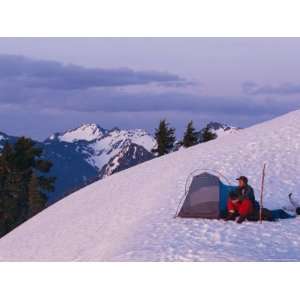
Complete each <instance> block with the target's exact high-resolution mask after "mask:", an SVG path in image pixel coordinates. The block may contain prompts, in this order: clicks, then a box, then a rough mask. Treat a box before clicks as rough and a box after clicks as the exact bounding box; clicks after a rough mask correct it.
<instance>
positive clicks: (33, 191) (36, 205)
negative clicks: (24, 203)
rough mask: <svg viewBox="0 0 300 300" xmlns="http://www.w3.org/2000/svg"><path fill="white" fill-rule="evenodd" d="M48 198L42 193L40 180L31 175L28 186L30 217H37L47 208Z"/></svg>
mask: <svg viewBox="0 0 300 300" xmlns="http://www.w3.org/2000/svg"><path fill="white" fill-rule="evenodd" d="M46 203H47V197H46V195H45V194H44V193H42V192H41V191H40V183H39V178H38V177H37V176H36V175H35V174H32V175H31V179H30V181H29V185H28V217H29V218H31V217H32V216H34V215H36V214H37V213H39V212H40V211H42V210H43V209H44V208H45V207H46Z"/></svg>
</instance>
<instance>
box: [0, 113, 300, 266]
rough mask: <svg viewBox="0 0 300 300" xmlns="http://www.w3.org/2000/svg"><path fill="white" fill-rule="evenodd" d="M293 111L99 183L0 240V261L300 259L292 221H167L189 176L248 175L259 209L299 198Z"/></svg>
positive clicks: (298, 134)
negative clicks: (201, 172) (209, 173)
mask: <svg viewBox="0 0 300 300" xmlns="http://www.w3.org/2000/svg"><path fill="white" fill-rule="evenodd" d="M299 153H300V110H299V111H295V112H292V113H289V114H287V115H284V116H282V117H279V118H276V119H274V120H271V121H268V122H264V123H262V124H258V125H256V126H253V127H250V128H247V129H243V130H242V131H240V132H237V133H236V134H231V135H228V136H226V137H224V138H220V139H216V140H213V141H209V142H207V143H202V144H199V145H196V146H194V147H190V148H187V149H183V150H181V151H176V152H174V153H171V154H169V155H165V156H163V157H160V158H156V159H153V160H151V161H148V162H146V163H143V164H140V165H137V166H135V167H133V168H130V169H127V170H125V171H123V172H119V173H117V174H115V175H114V176H109V177H107V178H104V179H103V180H100V181H97V182H95V183H93V184H91V185H89V186H87V187H85V188H83V189H81V190H79V191H77V192H75V193H73V194H72V195H69V196H68V197H66V198H65V199H63V200H61V201H59V202H57V203H56V204H54V205H53V206H51V207H49V208H47V209H46V210H44V211H42V212H41V213H40V214H38V215H36V216H35V217H33V218H32V219H30V220H29V221H27V222H25V223H24V224H22V225H20V226H19V227H18V228H16V229H15V230H14V231H12V232H10V233H9V234H7V235H6V236H4V237H3V238H2V239H1V240H0V260H2V261H16V260H17V261H34V260H36V261H42V260H46V261H134V260H135V261H215V260H217V261H251V260H256V261H262V260H275V261H276V260H300V251H299V245H300V231H299V226H300V218H299V217H298V218H295V219H288V220H281V221H278V222H274V223H273V222H264V223H263V224H259V223H252V222H247V221H246V222H244V223H243V224H240V225H238V224H236V223H235V222H224V221H218V220H204V219H181V218H174V215H175V213H176V210H177V208H178V206H179V205H180V202H181V200H182V198H183V197H184V193H185V184H186V180H187V178H188V176H189V174H190V173H191V172H192V171H194V170H195V169H199V168H200V169H211V170H216V171H218V172H221V173H222V174H223V175H224V176H225V177H226V178H230V179H232V183H233V182H234V179H235V178H236V177H237V176H239V175H246V176H247V177H248V178H249V182H250V184H251V185H252V186H253V188H254V191H255V194H256V195H257V197H258V196H259V193H260V186H261V185H260V184H261V171H262V166H263V164H264V163H266V164H267V169H266V178H265V193H264V206H265V207H268V208H271V209H272V208H280V207H282V206H284V205H286V204H287V201H288V200H287V194H288V193H289V192H293V194H294V196H295V199H299V198H300V197H299V196H300V185H299V182H300V172H299V166H300V155H299Z"/></svg>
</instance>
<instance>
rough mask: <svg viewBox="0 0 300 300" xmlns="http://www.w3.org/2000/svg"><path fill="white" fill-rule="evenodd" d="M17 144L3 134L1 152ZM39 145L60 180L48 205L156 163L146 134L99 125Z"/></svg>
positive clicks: (226, 129)
mask: <svg viewBox="0 0 300 300" xmlns="http://www.w3.org/2000/svg"><path fill="white" fill-rule="evenodd" d="M208 126H209V129H210V130H211V131H212V132H214V133H216V134H217V136H218V137H219V136H222V135H225V134H229V133H232V132H236V131H237V130H238V128H235V127H232V126H228V125H224V124H220V123H216V122H211V123H209V124H208ZM200 134H201V131H200ZM16 140H17V137H15V136H9V135H7V134H5V133H2V132H0V149H1V148H2V147H3V145H4V144H5V143H6V142H9V143H15V141H16ZM36 143H37V146H39V147H42V148H43V149H44V152H43V153H44V154H43V156H44V158H45V159H49V160H51V161H52V162H53V164H54V165H53V168H52V169H51V173H50V175H53V176H56V178H57V180H56V185H55V192H53V193H51V194H49V204H52V203H54V202H56V201H57V200H59V199H61V198H62V197H64V196H66V195H68V194H70V193H71V192H73V191H75V190H77V189H79V188H82V187H83V186H85V185H87V184H89V183H91V182H93V181H96V180H99V179H102V178H104V177H107V176H110V175H112V174H114V173H116V172H119V171H122V170H125V169H127V168H129V167H132V166H135V165H137V164H140V163H142V162H145V161H147V160H150V159H153V158H154V155H153V154H152V152H151V150H152V149H153V148H154V146H155V144H156V143H155V139H154V137H153V136H152V135H150V134H149V133H147V132H146V131H145V130H142V129H133V130H124V129H119V128H117V127H115V128H113V129H111V130H107V129H104V128H102V127H100V126H99V125H97V124H83V125H81V126H80V127H78V128H75V129H72V130H68V131H65V132H63V133H55V134H53V135H51V136H50V137H49V138H47V139H46V140H45V141H44V142H36Z"/></svg>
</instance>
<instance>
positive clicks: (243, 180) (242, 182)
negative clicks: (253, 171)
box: [236, 176, 248, 188]
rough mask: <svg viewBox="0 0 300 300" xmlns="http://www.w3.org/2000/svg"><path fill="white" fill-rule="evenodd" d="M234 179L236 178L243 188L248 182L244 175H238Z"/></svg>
mask: <svg viewBox="0 0 300 300" xmlns="http://www.w3.org/2000/svg"><path fill="white" fill-rule="evenodd" d="M236 180H238V182H239V187H240V188H243V187H245V186H246V185H247V184H248V178H247V177H246V176H240V177H239V178H237V179H236Z"/></svg>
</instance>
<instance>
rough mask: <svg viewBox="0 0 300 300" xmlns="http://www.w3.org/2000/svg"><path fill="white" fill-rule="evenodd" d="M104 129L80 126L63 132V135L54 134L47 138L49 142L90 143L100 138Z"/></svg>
mask: <svg viewBox="0 0 300 300" xmlns="http://www.w3.org/2000/svg"><path fill="white" fill-rule="evenodd" d="M105 133H107V130H106V129H103V128H102V127H100V126H99V125H97V124H94V123H91V124H82V125H81V126H79V127H77V128H75V129H72V130H68V131H65V132H64V133H56V134H53V135H51V136H50V137H49V140H53V139H58V140H60V141H62V142H67V143H73V142H76V141H88V142H89V141H92V140H95V139H98V138H101V137H102V136H103V135H104V134H105Z"/></svg>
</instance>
